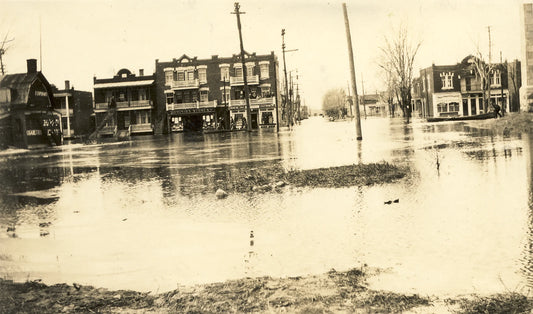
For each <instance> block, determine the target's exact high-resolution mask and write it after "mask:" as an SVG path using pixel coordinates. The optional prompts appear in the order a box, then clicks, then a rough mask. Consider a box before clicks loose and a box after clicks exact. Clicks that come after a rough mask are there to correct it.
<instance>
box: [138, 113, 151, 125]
mask: <svg viewBox="0 0 533 314" xmlns="http://www.w3.org/2000/svg"><path fill="white" fill-rule="evenodd" d="M135 118H137V119H136V120H137V124H147V123H150V112H149V111H146V110H142V111H136V112H135Z"/></svg>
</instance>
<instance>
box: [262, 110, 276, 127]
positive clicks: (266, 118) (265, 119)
mask: <svg viewBox="0 0 533 314" xmlns="http://www.w3.org/2000/svg"><path fill="white" fill-rule="evenodd" d="M273 123H274V115H273V114H272V112H270V111H268V112H263V113H262V114H261V124H273Z"/></svg>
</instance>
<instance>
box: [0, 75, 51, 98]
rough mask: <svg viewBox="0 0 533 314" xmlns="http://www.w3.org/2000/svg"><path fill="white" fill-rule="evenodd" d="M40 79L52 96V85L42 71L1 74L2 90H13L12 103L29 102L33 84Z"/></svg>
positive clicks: (0, 84)
mask: <svg viewBox="0 0 533 314" xmlns="http://www.w3.org/2000/svg"><path fill="white" fill-rule="evenodd" d="M38 79H39V80H40V81H41V82H42V83H43V85H44V86H45V88H46V90H47V91H48V96H49V97H52V96H51V95H52V87H51V86H50V83H48V81H47V80H46V78H45V77H44V75H43V74H42V73H41V72H33V73H17V74H7V75H3V76H0V90H4V91H7V90H10V91H11V102H10V104H11V105H19V104H27V103H28V97H29V95H30V89H31V86H32V84H33V83H34V82H35V81H36V80H38Z"/></svg>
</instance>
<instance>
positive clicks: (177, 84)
mask: <svg viewBox="0 0 533 314" xmlns="http://www.w3.org/2000/svg"><path fill="white" fill-rule="evenodd" d="M171 87H172V89H174V90H177V89H193V88H199V87H200V82H199V81H198V79H194V80H187V81H172V85H171Z"/></svg>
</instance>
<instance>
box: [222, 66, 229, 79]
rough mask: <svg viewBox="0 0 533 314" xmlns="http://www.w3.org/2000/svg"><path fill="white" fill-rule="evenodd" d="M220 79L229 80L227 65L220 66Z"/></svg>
mask: <svg viewBox="0 0 533 314" xmlns="http://www.w3.org/2000/svg"><path fill="white" fill-rule="evenodd" d="M220 80H221V81H224V82H225V81H229V67H223V68H220Z"/></svg>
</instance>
